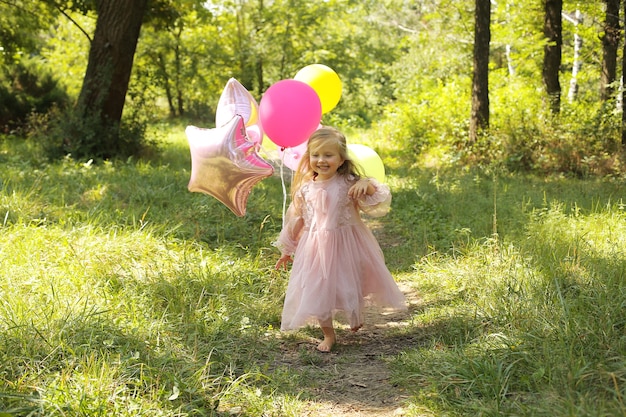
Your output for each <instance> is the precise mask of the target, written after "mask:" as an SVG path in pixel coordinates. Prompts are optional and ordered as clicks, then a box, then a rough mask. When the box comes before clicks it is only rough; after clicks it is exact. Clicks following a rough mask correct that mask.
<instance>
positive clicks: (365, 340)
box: [273, 286, 420, 417]
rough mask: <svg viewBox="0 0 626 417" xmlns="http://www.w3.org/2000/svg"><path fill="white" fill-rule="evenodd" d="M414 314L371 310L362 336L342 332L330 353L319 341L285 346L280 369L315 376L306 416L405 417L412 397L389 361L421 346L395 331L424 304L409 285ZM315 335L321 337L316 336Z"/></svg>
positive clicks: (278, 364)
mask: <svg viewBox="0 0 626 417" xmlns="http://www.w3.org/2000/svg"><path fill="white" fill-rule="evenodd" d="M400 287H401V289H402V290H403V291H404V293H405V294H406V296H407V301H408V303H409V311H406V312H396V313H387V314H381V313H380V312H378V311H369V312H368V313H367V315H366V318H365V326H364V327H363V328H362V329H361V330H360V331H359V332H357V333H351V332H350V331H349V330H348V329H347V328H346V329H343V328H340V329H338V332H337V336H338V343H337V345H336V346H335V349H333V352H332V353H330V354H321V353H318V352H316V350H315V347H316V346H317V344H318V343H319V340H318V339H314V338H313V337H312V338H311V339H310V340H305V341H303V340H302V339H300V340H299V341H298V342H293V341H285V342H284V343H283V344H282V348H281V355H280V356H279V358H278V359H277V361H276V362H275V363H274V364H273V366H274V367H284V368H289V369H290V371H291V372H294V371H296V372H297V373H298V374H301V375H307V376H308V375H310V376H311V378H310V379H309V380H310V381H311V383H310V386H309V387H304V388H302V389H301V390H299V391H301V393H302V398H306V399H308V403H307V404H308V405H307V409H306V412H305V414H303V415H305V416H307V415H308V416H315V417H325V416H333V417H337V416H339V417H374V416H376V417H391V416H402V415H404V410H403V406H404V402H405V400H406V399H407V398H408V396H407V394H406V393H405V392H403V390H402V389H401V388H399V387H397V386H394V385H393V384H392V382H391V380H390V371H389V369H388V365H387V363H386V361H385V358H386V357H389V356H393V355H396V354H398V353H400V352H401V351H403V350H405V349H407V348H409V347H415V346H416V345H418V344H419V343H420V340H419V337H418V335H410V334H409V335H406V334H405V333H402V332H399V331H394V327H403V326H407V325H408V324H409V320H410V317H411V311H412V310H414V309H415V308H416V306H417V304H418V303H419V300H418V299H417V297H416V296H415V294H414V293H413V292H412V291H411V289H410V288H408V287H407V286H400ZM312 334H315V333H312Z"/></svg>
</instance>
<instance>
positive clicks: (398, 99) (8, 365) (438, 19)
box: [0, 0, 626, 416]
mask: <svg viewBox="0 0 626 417" xmlns="http://www.w3.org/2000/svg"><path fill="white" fill-rule="evenodd" d="M487 3H488V4H489V5H490V8H489V9H488V10H490V25H489V29H490V42H489V48H488V50H487V51H485V50H484V49H483V50H478V51H476V49H475V46H474V45H475V42H474V36H475V33H476V27H475V23H476V22H477V21H478V20H479V19H477V12H478V11H479V10H483V11H484V10H485V8H484V7H482V8H479V7H476V6H477V5H481V6H484V5H485V4H487ZM105 6H109V8H107V7H105ZM131 6H132V7H131ZM622 6H623V4H621V2H619V1H600V0H598V1H589V2H574V1H565V2H560V1H553V0H550V1H542V2H537V1H530V0H529V1H518V2H513V1H507V2H505V1H491V2H485V1H483V0H478V1H476V2H474V1H470V0H462V1H459V0H432V1H425V0H424V1H400V0H398V1H350V0H335V1H333V0H328V1H306V0H303V1H287V0H285V1H268V0H258V1H243V0H241V1H222V2H217V1H213V2H211V1H207V2H199V1H192V0H180V1H156V0H150V1H146V0H136V1H133V2H127V1H117V0H110V1H102V2H100V1H90V0H84V1H83V0H79V1H65V2H61V1H52V0H39V1H35V2H33V1H20V0H0V47H1V48H2V49H1V52H2V54H1V59H2V73H1V74H0V77H1V80H2V83H1V84H0V125H1V126H2V133H1V134H0V146H1V147H0V178H1V184H0V185H1V194H0V208H1V210H0V215H2V218H1V220H2V226H1V229H0V264H1V265H2V268H1V270H0V274H1V277H0V334H1V337H0V414H1V415H120V416H123V415H129V416H131V415H150V416H156V415H180V416H183V415H202V416H205V415H250V416H259V415H267V416H297V415H307V414H308V415H324V414H326V415H345V416H348V415H351V416H352V415H354V416H356V415H361V416H363V415H366V416H369V415H371V416H391V415H415V416H418V415H419V416H422V415H437V416H441V415H471V416H475V415H494V416H495V415H498V416H501V415H528V416H542V415H545V416H554V415H597V416H606V415H611V416H613V415H624V414H625V413H626V411H625V410H626V406H625V405H624V401H623V398H624V395H626V361H625V360H624V357H626V338H625V337H624V329H625V328H626V318H624V315H623V306H624V305H626V290H625V289H624V288H625V287H624V285H623V282H624V277H625V275H624V274H625V271H626V255H625V254H626V246H625V245H626V229H625V227H626V226H625V224H626V222H625V221H624V216H625V214H624V213H625V211H624V209H625V207H626V206H625V204H624V202H623V199H622V197H621V196H622V195H623V180H624V159H623V151H622V145H621V141H622V134H623V131H622V126H623V125H622V117H623V112H622V107H621V105H622V99H621V97H622V93H623V91H622V89H621V83H620V81H619V79H620V77H619V75H618V74H621V70H622V69H623V68H620V63H621V59H623V53H622V52H621V49H620V48H619V46H623V45H624V44H623V38H624V37H623V32H622V27H621V25H620V21H621V20H620V19H619V16H620V13H622V11H621V10H620V9H621V7H622ZM554 10H557V11H558V13H556V14H555V13H554ZM96 11H97V12H96ZM577 11H578V13H577ZM548 12H550V13H548ZM105 15H107V16H108V17H109V18H113V19H112V20H111V21H113V22H117V23H120V25H122V23H123V24H126V23H127V22H134V23H135V25H134V26H133V25H132V24H130V23H129V24H128V27H127V29H128V31H129V32H132V31H133V30H136V36H137V38H138V43H137V45H136V52H135V50H134V48H130V46H132V45H130V44H131V43H132V42H130V40H131V37H124V36H120V37H117V38H115V41H116V42H118V43H119V44H121V45H123V46H124V47H128V48H129V49H132V52H133V54H132V56H133V58H134V59H133V61H132V62H130V65H129V63H128V62H127V61H126V62H124V63H123V64H124V65H125V66H126V67H127V68H128V74H127V75H128V80H127V81H128V90H127V91H126V92H125V93H124V94H123V95H122V97H121V99H122V100H121V102H122V104H123V105H122V106H117V107H116V106H110V107H100V108H98V106H99V105H102V104H103V103H106V102H107V100H108V98H107V97H108V96H116V94H117V98H119V96H120V94H119V91H118V90H116V89H115V87H116V86H120V85H122V84H123V83H113V84H112V86H113V87H111V85H109V87H107V88H108V90H107V89H102V91H107V92H109V93H111V94H109V95H108V96H107V97H104V98H102V96H98V94H96V93H98V92H99V91H101V90H99V89H93V88H91V87H92V86H93V85H98V84H97V82H100V81H102V80H99V79H98V77H94V76H93V74H95V75H98V72H97V70H98V66H97V65H96V66H92V68H91V69H90V68H89V65H88V63H89V62H96V61H97V60H98V59H99V56H95V57H93V56H92V54H93V53H94V52H93V51H94V50H95V49H94V48H93V47H94V46H96V47H97V48H99V47H103V48H104V49H105V50H106V49H107V48H108V47H109V46H111V44H109V43H107V42H102V39H101V38H99V37H98V36H97V32H98V30H97V22H100V19H101V18H102V17H103V16H105ZM548 16H550V17H549V18H548ZM555 16H557V17H559V16H560V19H558V21H556V20H555ZM577 16H578V17H577ZM623 16H624V15H623V14H622V17H623ZM137 22H139V23H138V24H137ZM547 22H548V23H547ZM122 26H123V25H122ZM559 27H560V28H562V32H559V33H557V35H559V36H556V38H555V39H552V38H551V36H553V35H555V31H554V29H558V28H559ZM616 27H617V32H615V30H614V28H616ZM139 28H141V30H140V31H139ZM109 29H112V31H111V32H110V33H109V34H112V35H113V34H115V33H114V32H115V30H114V29H115V28H109ZM483 29H484V27H483ZM609 35H610V36H609ZM124 40H128V42H126V44H128V45H126V44H125V43H124ZM111 42H113V40H112V41H111ZM119 44H118V46H119ZM555 46H559V48H558V49H559V65H558V66H557V67H556V75H557V79H558V80H560V83H561V85H563V87H562V88H561V87H559V91H558V96H559V101H558V104H559V105H558V107H555V91H554V90H553V88H554V84H553V83H552V84H550V85H549V86H548V85H547V84H546V76H548V75H552V76H553V75H554V73H552V74H547V72H549V71H546V53H547V51H551V52H554V47H555ZM608 47H613V49H612V51H613V52H614V58H615V60H614V63H615V68H614V70H615V71H614V78H612V77H611V76H610V75H611V74H610V73H611V71H609V73H607V71H606V69H607V68H610V67H611V65H607V62H610V61H611V60H610V59H608V60H607V56H610V55H611V54H610V53H609V54H607V48H608ZM97 48H96V49H97ZM477 52H478V53H479V54H480V53H482V54H483V55H484V54H485V52H488V54H487V57H488V60H487V64H488V75H489V78H488V80H489V84H488V88H489V91H488V93H489V94H488V98H489V124H488V126H487V125H482V129H481V130H480V132H479V134H477V135H476V136H472V135H470V131H471V125H472V117H473V116H474V110H475V108H474V107H473V106H474V104H473V100H474V98H475V96H474V93H475V90H474V89H475V87H476V84H475V81H476V80H475V72H476V65H475V62H474V61H475V59H476V56H477ZM96 55H97V54H96ZM92 60H93V61H92ZM312 63H323V64H325V65H327V66H329V67H331V68H332V69H334V70H335V71H336V72H337V74H338V75H339V76H340V78H341V80H342V83H343V94H342V97H341V101H340V102H339V104H338V106H337V107H336V108H335V109H333V110H332V111H331V112H329V113H328V114H325V115H324V118H323V120H322V123H323V124H326V125H335V126H337V127H339V128H341V129H343V130H345V131H346V132H347V134H348V137H349V138H350V140H351V141H356V142H361V143H365V144H366V145H369V146H371V147H373V148H375V149H376V150H377V151H378V152H379V154H380V156H381V157H382V159H383V160H384V162H385V166H386V168H387V177H386V180H387V182H388V184H389V185H390V187H391V188H392V191H393V195H394V202H393V207H392V211H391V212H390V214H389V215H388V216H387V217H385V218H384V219H381V220H379V221H377V222H370V225H371V226H372V228H373V229H374V232H375V233H376V235H377V237H378V238H379V241H380V242H381V246H382V248H383V250H384V251H385V255H386V259H387V262H388V265H389V267H390V270H391V271H392V273H393V274H394V277H395V278H396V279H397V280H398V282H399V283H400V284H401V286H402V288H403V290H404V291H405V292H406V293H407V295H409V299H410V301H411V304H410V309H409V312H408V313H407V314H406V315H405V316H402V317H397V316H393V317H391V316H389V317H388V316H384V317H385V318H387V317H388V318H389V320H388V321H389V323H387V322H385V323H376V324H375V325H370V326H369V328H368V326H366V328H364V329H363V330H364V331H363V332H361V333H359V334H357V335H356V336H354V337H353V338H351V336H350V335H349V334H348V332H345V331H344V330H343V329H341V328H340V329H339V330H338V331H339V335H340V339H341V340H340V343H339V344H338V347H337V351H336V352H335V353H333V354H332V355H327V356H319V355H316V354H315V352H314V351H313V349H309V345H310V344H311V339H312V338H314V337H316V332H315V329H313V330H311V329H305V330H303V331H302V332H299V333H297V334H295V335H283V334H281V333H280V332H278V331H277V328H278V327H279V325H280V307H281V302H280V300H281V297H282V295H283V293H284V289H285V284H286V279H287V277H286V275H285V274H282V273H279V272H276V271H274V270H273V268H272V266H273V263H274V260H275V255H276V253H275V248H273V247H272V246H271V242H272V241H273V239H274V238H275V236H276V234H277V232H278V230H279V229H280V226H281V223H280V220H281V202H282V197H283V192H282V188H281V180H280V178H278V176H274V177H271V178H268V179H266V180H264V181H262V182H261V183H259V184H258V185H256V186H255V188H254V190H253V192H252V194H251V195H250V200H249V203H248V214H247V215H246V216H245V217H243V218H237V217H235V216H233V215H232V213H231V212H229V211H228V209H227V208H225V207H224V206H223V205H221V204H220V203H219V202H217V201H215V199H212V198H209V197H207V196H204V195H198V194H193V193H189V192H188V191H187V189H186V187H185V186H186V184H187V181H188V179H189V168H190V167H189V148H188V146H187V143H186V138H185V136H184V129H185V126H186V125H188V124H195V125H197V126H200V127H212V126H213V122H214V116H215V107H216V105H217V102H218V99H219V96H220V94H221V92H222V89H223V88H224V86H225V84H226V82H227V81H228V79H229V78H231V77H233V78H236V79H237V80H239V81H240V82H241V83H242V84H243V85H244V86H246V87H247V88H248V89H249V90H250V91H251V93H252V94H253V95H254V96H255V97H256V98H257V99H261V98H262V95H263V92H264V91H265V90H266V89H267V88H268V87H269V86H271V85H272V84H273V83H275V82H277V81H279V80H281V79H286V78H291V77H293V76H294V75H295V74H296V72H297V71H298V70H299V69H301V68H302V67H304V66H306V65H309V64H312ZM124 65H120V67H122V66H124ZM622 67H623V65H622ZM552 70H554V68H553V67H552ZM90 71H94V72H93V73H92V72H90ZM88 74H92V75H91V76H86V75H88ZM123 75H124V74H122V75H121V77H122V78H123ZM86 80H90V82H94V81H95V82H96V84H89V83H86V82H85V81H86ZM551 80H552V82H553V81H554V78H551ZM86 85H87V86H88V87H89V88H85V86H86ZM88 108H89V109H90V110H94V109H95V110H96V111H95V112H91V113H90V112H88V111H86V109H88ZM117 111H119V119H116V118H115V117H112V116H114V115H115V114H117V113H116V112H117ZM103 115H105V116H106V117H104V118H103V117H102V116H103ZM107 117H108V119H107ZM484 121H485V120H483V122H484ZM267 142H269V141H267ZM269 145H271V144H267V146H269ZM264 146H266V145H264ZM264 155H265V154H264ZM274 162H275V161H274ZM358 372H361V373H360V374H359V373H358ZM355 410H357V411H355Z"/></svg>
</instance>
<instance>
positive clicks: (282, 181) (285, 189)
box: [280, 148, 287, 229]
mask: <svg viewBox="0 0 626 417" xmlns="http://www.w3.org/2000/svg"><path fill="white" fill-rule="evenodd" d="M281 151H282V152H281V153H280V182H281V184H282V186H283V229H284V228H285V216H286V207H287V188H286V187H285V177H284V175H283V166H284V164H285V148H281Z"/></svg>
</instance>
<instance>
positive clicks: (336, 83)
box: [294, 64, 342, 114]
mask: <svg viewBox="0 0 626 417" xmlns="http://www.w3.org/2000/svg"><path fill="white" fill-rule="evenodd" d="M294 80H298V81H302V82H303V83H305V84H308V85H309V86H310V87H311V88H313V90H315V92H316V93H317V95H318V97H319V98H320V102H321V103H322V114H325V113H328V112H329V111H331V110H332V109H334V108H335V106H337V103H339V99H340V98H341V89H342V87H341V80H340V79H339V76H338V75H337V73H336V72H335V71H333V70H332V69H331V68H329V67H327V66H326V65H323V64H311V65H307V66H306V67H304V68H302V69H301V70H300V71H298V73H297V74H296V76H295V77H294Z"/></svg>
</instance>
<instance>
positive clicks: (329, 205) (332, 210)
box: [276, 175, 406, 330]
mask: <svg viewBox="0 0 626 417" xmlns="http://www.w3.org/2000/svg"><path fill="white" fill-rule="evenodd" d="M371 181H372V185H374V187H375V188H376V192H375V193H374V194H373V195H371V196H365V197H362V198H361V199H359V200H358V201H355V200H353V199H351V198H350V197H348V190H349V189H350V187H351V186H352V185H353V184H354V183H355V182H356V179H355V178H353V177H352V176H350V177H348V178H346V177H343V176H341V175H335V176H334V177H332V178H330V179H328V180H325V181H320V180H316V181H309V182H307V183H305V184H304V185H303V186H302V187H301V188H300V190H299V191H298V192H297V194H296V196H295V197H294V201H293V202H292V203H291V204H290V205H289V209H288V211H287V215H286V217H285V223H284V228H283V230H282V231H281V233H280V235H279V237H278V241H277V242H276V246H277V247H278V248H279V249H280V250H281V252H282V253H283V254H289V255H293V258H294V262H293V266H292V269H291V276H290V278H289V284H288V286H287V293H286V295H285V305H284V308H283V315H282V323H281V330H291V329H297V328H299V327H302V326H305V325H307V324H317V322H318V320H321V321H325V320H328V319H331V318H336V319H338V318H343V319H344V320H345V321H347V322H348V323H349V324H350V327H351V328H357V327H360V326H361V325H362V324H363V309H364V307H365V306H366V305H370V304H373V305H378V306H382V307H391V308H396V309H406V303H405V298H404V295H403V294H402V292H401V291H400V289H399V288H398V286H397V285H396V283H395V281H394V279H393V277H392V276H391V273H390V272H389V270H388V269H387V266H386V265H385V260H384V257H383V252H382V250H381V249H380V246H379V245H378V242H377V241H376V238H375V237H374V235H373V234H372V232H371V231H370V230H369V229H368V228H367V226H366V225H365V224H364V223H363V220H361V216H360V214H359V212H360V211H363V212H365V213H366V214H368V215H371V216H374V217H379V216H383V215H385V214H386V213H387V212H388V211H389V207H390V204H391V193H390V191H389V188H388V187H387V186H386V185H384V184H381V183H379V182H377V181H375V180H371ZM338 312H341V313H342V314H343V317H341V315H339V316H336V313H338Z"/></svg>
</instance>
